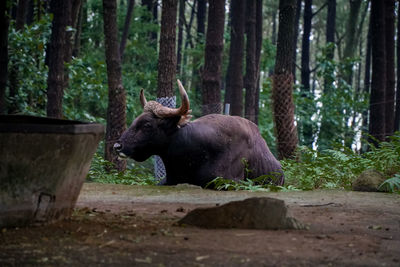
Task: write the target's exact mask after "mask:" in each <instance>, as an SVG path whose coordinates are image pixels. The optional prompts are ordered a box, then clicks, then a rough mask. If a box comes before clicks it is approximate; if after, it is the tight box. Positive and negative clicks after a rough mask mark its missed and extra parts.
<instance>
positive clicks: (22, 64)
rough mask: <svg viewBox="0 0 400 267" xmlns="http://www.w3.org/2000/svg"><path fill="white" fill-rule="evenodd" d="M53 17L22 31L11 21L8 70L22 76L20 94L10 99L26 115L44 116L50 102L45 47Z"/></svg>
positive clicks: (19, 76) (19, 83)
mask: <svg viewBox="0 0 400 267" xmlns="http://www.w3.org/2000/svg"><path fill="white" fill-rule="evenodd" d="M50 24H51V18H50V16H48V15H46V16H43V17H42V18H41V20H40V21H38V22H37V23H35V24H32V25H31V26H28V25H25V28H24V29H23V30H21V31H16V30H15V25H14V21H11V24H10V30H9V35H8V42H9V44H8V45H9V52H8V53H9V65H8V67H9V68H8V71H9V73H10V75H11V73H12V72H14V71H15V73H16V74H17V75H18V77H17V84H16V86H17V90H18V92H17V95H16V97H15V99H10V98H9V99H8V102H9V103H11V102H12V103H14V104H15V105H16V107H17V110H19V111H22V112H23V113H25V114H31V115H44V114H45V112H44V111H45V106H46V101H47V96H46V88H47V66H46V65H45V47H46V44H47V42H48V40H49V37H50Z"/></svg>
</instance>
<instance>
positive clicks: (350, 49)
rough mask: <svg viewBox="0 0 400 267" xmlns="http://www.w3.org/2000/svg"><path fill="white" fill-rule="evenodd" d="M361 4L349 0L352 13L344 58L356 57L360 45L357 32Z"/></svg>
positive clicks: (357, 1)
mask: <svg viewBox="0 0 400 267" xmlns="http://www.w3.org/2000/svg"><path fill="white" fill-rule="evenodd" d="M383 1H385V0H383ZM361 3H362V0H349V4H350V12H349V15H348V18H347V22H346V36H345V48H344V52H343V57H344V58H352V57H354V53H355V51H356V47H357V43H358V42H357V40H356V31H357V28H358V26H359V24H358V17H359V15H360V9H361Z"/></svg>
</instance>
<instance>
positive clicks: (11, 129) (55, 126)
mask: <svg viewBox="0 0 400 267" xmlns="http://www.w3.org/2000/svg"><path fill="white" fill-rule="evenodd" d="M104 129H105V127H104V125H102V124H100V123H92V122H84V121H77V120H65V119H55V118H48V117H38V116H30V115H0V133H49V134H51V133H63V134H86V133H88V134H90V133H94V134H99V133H104Z"/></svg>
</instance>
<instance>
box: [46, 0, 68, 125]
mask: <svg viewBox="0 0 400 267" xmlns="http://www.w3.org/2000/svg"><path fill="white" fill-rule="evenodd" d="M71 7H72V4H71V1H69V0H67V1H61V2H60V1H57V0H51V2H50V12H51V13H53V22H52V28H51V37H50V42H49V44H48V47H47V53H48V56H47V60H48V66H49V73H48V77H47V116H48V117H54V118H62V116H63V112H62V100H63V95H64V89H65V87H64V86H65V83H64V71H65V70H64V60H65V55H66V53H67V48H66V46H67V43H68V42H67V39H66V38H67V32H66V29H67V26H68V21H69V19H70V16H71Z"/></svg>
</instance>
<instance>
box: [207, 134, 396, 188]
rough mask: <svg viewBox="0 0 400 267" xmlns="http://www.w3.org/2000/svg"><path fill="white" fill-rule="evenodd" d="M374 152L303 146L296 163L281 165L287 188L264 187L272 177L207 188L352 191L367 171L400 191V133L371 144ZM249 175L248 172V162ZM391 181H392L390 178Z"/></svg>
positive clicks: (221, 181) (216, 182) (216, 183)
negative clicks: (375, 174)
mask: <svg viewBox="0 0 400 267" xmlns="http://www.w3.org/2000/svg"><path fill="white" fill-rule="evenodd" d="M370 146H371V149H370V151H368V152H366V153H364V154H362V155H360V154H357V153H356V152H354V151H352V150H351V149H349V148H347V147H345V146H343V145H337V146H336V148H335V149H327V150H323V151H316V150H312V149H310V148H308V147H306V146H300V147H299V148H298V151H297V158H296V159H287V160H283V161H281V163H282V167H283V171H284V173H285V183H286V184H285V186H274V185H270V184H264V182H265V181H266V180H268V179H271V178H272V179H273V178H274V177H271V176H260V177H258V178H256V179H248V178H246V179H244V180H242V181H232V180H229V179H224V178H223V177H217V178H216V179H214V180H213V181H211V182H210V183H209V184H208V185H207V187H210V188H215V189H216V190H251V191H276V190H281V191H293V190H312V189H317V188H325V189H332V188H345V189H350V187H351V184H352V182H353V181H354V180H355V178H356V177H357V176H358V175H360V174H361V173H362V172H363V171H365V170H367V169H375V170H377V171H379V172H381V173H384V174H385V175H386V176H387V177H388V178H389V179H388V180H386V181H385V182H384V183H383V184H382V185H381V186H380V188H381V189H385V190H386V191H388V192H395V191H396V190H397V191H399V189H400V132H397V133H396V134H395V135H394V136H392V137H390V140H389V141H387V142H381V143H380V144H379V146H374V145H373V144H370ZM244 164H245V170H246V171H245V173H247V174H248V173H249V170H247V167H246V162H244ZM390 177H391V178H390Z"/></svg>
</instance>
